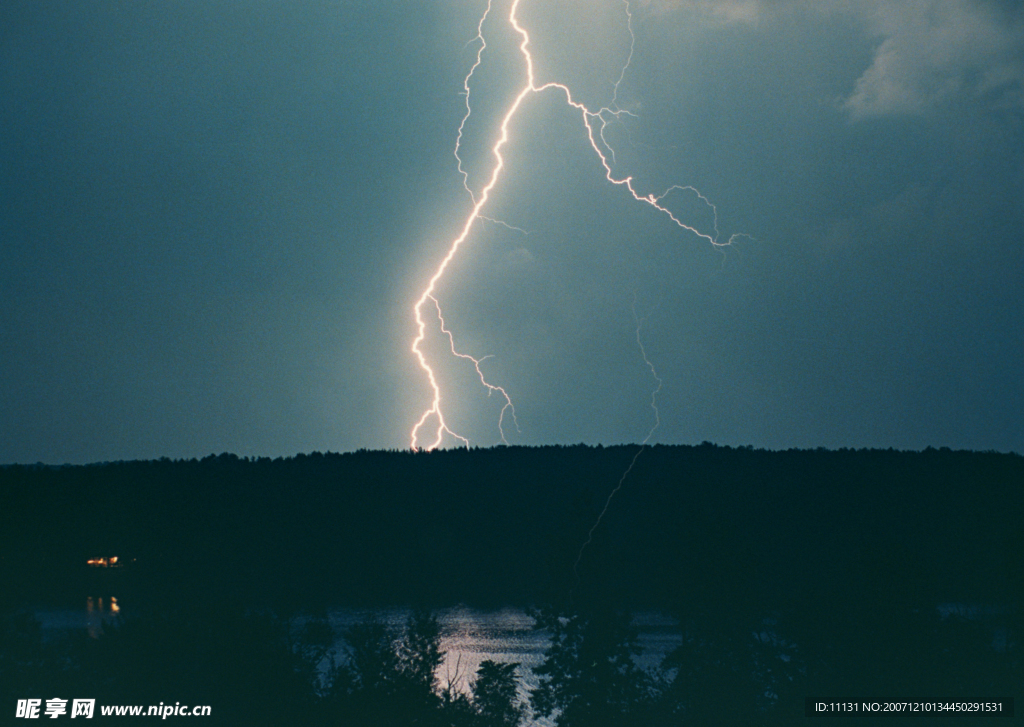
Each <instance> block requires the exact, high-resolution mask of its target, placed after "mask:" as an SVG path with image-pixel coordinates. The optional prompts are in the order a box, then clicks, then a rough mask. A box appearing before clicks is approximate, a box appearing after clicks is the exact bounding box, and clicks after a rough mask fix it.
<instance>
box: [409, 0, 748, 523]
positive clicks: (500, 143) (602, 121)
mask: <svg viewBox="0 0 1024 727" xmlns="http://www.w3.org/2000/svg"><path fill="white" fill-rule="evenodd" d="M491 3H492V0H488V3H487V9H486V10H485V11H484V13H483V15H482V16H481V17H480V21H479V23H478V24H477V35H476V37H475V38H473V39H471V40H470V41H469V43H470V44H472V43H473V42H475V41H479V47H478V48H477V53H476V59H475V61H474V63H473V65H472V67H471V68H470V70H469V73H468V74H467V75H466V78H465V79H464V81H463V89H464V91H463V95H464V96H465V99H466V113H465V115H464V116H463V118H462V122H461V123H460V124H459V129H458V134H457V137H456V142H455V152H454V153H455V158H456V160H457V162H458V170H459V173H460V174H461V175H462V179H463V186H464V187H465V188H466V191H467V192H468V193H469V195H470V198H471V199H472V201H473V207H472V210H471V211H470V213H469V215H468V216H467V217H466V219H465V221H464V222H463V225H462V229H461V231H460V232H459V234H458V236H457V237H456V238H455V239H454V240H452V242H451V245H450V246H449V248H448V252H447V254H446V255H445V256H444V258H443V259H442V260H441V262H440V264H439V265H438V267H437V269H436V270H435V272H434V275H433V276H432V277H431V278H430V281H429V282H428V283H427V286H426V288H425V289H424V290H423V292H422V293H421V294H420V297H419V299H418V300H417V301H416V303H415V305H414V306H413V316H414V317H415V319H416V336H415V338H414V339H413V342H412V347H411V348H412V352H413V353H414V354H415V356H416V360H417V361H418V362H419V365H420V368H422V369H423V371H424V373H425V374H426V376H427V380H428V382H429V384H430V389H431V392H432V395H433V396H432V400H431V403H430V406H429V407H428V408H427V409H426V410H425V411H424V412H423V414H422V415H421V416H420V418H419V420H417V422H416V423H415V424H414V425H413V427H412V431H411V432H410V446H411V448H412V449H413V450H420V449H426V450H428V451H429V450H433V449H436V448H437V447H439V446H440V445H441V443H442V441H443V440H444V436H445V435H446V434H447V435H449V436H451V437H453V438H454V439H456V440H458V441H459V442H461V443H462V444H463V445H464V446H466V447H468V446H469V440H468V439H467V438H466V437H464V436H462V435H461V434H458V433H457V432H455V431H454V430H453V429H451V427H449V426H448V422H447V420H446V419H445V415H444V408H443V397H442V395H441V387H440V385H439V384H438V382H437V376H436V375H435V374H434V370H433V369H432V368H431V366H430V364H429V363H428V362H427V357H426V355H425V354H424V352H423V350H422V348H421V345H422V344H423V342H424V340H426V336H427V333H426V330H427V321H426V319H425V317H424V307H425V306H427V303H428V301H429V302H432V303H433V304H434V306H435V307H436V310H437V315H438V319H439V320H440V321H441V325H442V332H443V333H445V334H446V335H447V336H448V338H449V340H450V342H451V350H452V353H453V355H455V356H457V357H459V358H462V359H466V360H469V361H471V362H473V364H474V366H475V368H476V371H477V373H478V374H479V377H480V381H481V383H482V384H483V385H484V386H485V387H486V388H487V389H488V393H489V394H493V393H496V392H498V393H500V394H501V395H502V396H503V397H504V398H505V404H504V406H503V407H502V409H501V414H500V415H499V420H498V429H499V431H500V433H501V439H502V441H503V442H504V441H506V438H505V431H504V429H503V427H502V422H503V420H504V417H505V414H506V412H507V411H508V412H510V413H511V415H512V417H513V418H514V417H515V407H514V406H513V405H512V400H511V398H510V397H509V395H508V394H507V393H506V392H505V390H504V389H502V388H501V387H498V386H494V385H492V384H490V383H488V381H487V380H486V379H485V377H484V375H483V373H482V371H481V369H480V363H481V362H482V361H483V360H484V359H482V358H481V359H477V358H474V357H472V356H470V355H468V354H462V353H457V352H456V349H455V340H454V338H453V336H452V334H451V332H450V331H448V330H447V329H445V328H444V323H443V321H444V319H443V315H442V313H441V305H440V303H439V302H438V300H437V297H436V295H435V291H436V290H437V286H438V283H439V281H440V280H441V278H442V277H443V276H444V273H445V271H446V270H447V269H448V265H449V263H451V261H452V260H453V259H454V258H455V256H456V254H457V253H458V251H459V248H460V247H461V246H462V243H463V242H465V241H466V238H467V237H468V236H469V232H470V230H471V229H472V227H473V223H474V222H476V221H477V220H485V221H490V222H497V223H498V224H503V225H506V226H507V227H511V225H507V224H506V223H503V222H501V221H499V220H493V219H491V218H489V217H485V216H484V215H483V209H484V207H485V206H486V205H487V202H488V200H489V199H490V194H491V191H492V190H493V189H494V187H495V185H496V184H497V183H498V179H499V177H500V176H501V172H502V170H503V169H504V168H505V158H504V157H503V156H502V149H503V147H504V146H505V145H506V143H507V142H508V138H509V133H508V127H509V124H510V123H511V121H512V119H513V118H515V116H516V114H517V113H518V111H519V109H520V108H521V107H522V105H523V101H524V100H525V99H526V98H527V97H528V96H530V95H531V94H539V93H542V92H544V91H548V90H554V91H556V92H559V93H563V94H565V101H566V104H568V105H569V106H570V107H572V108H573V109H575V110H577V111H579V112H580V118H581V120H582V122H583V126H584V128H585V129H586V134H587V139H588V140H589V142H590V146H591V147H592V148H593V150H594V152H595V153H596V154H597V156H598V158H599V159H600V160H601V165H602V166H603V167H604V170H605V178H606V179H607V180H608V181H609V182H611V183H612V184H614V185H616V186H619V187H622V188H624V189H626V190H627V191H628V192H629V194H630V195H632V197H633V199H635V200H636V201H637V202H643V203H645V204H648V205H650V206H651V207H653V208H654V209H655V210H657V211H658V212H660V213H662V214H664V215H666V216H667V217H668V218H669V219H670V220H672V222H674V223H675V224H676V225H677V226H678V227H680V228H682V229H684V230H686V231H688V232H691V233H693V234H694V235H697V237H699V238H701V239H703V240H706V241H707V242H708V243H710V244H712V245H715V246H726V245H729V244H731V243H732V242H733V240H734V239H735V238H736V237H737V235H733V236H732V237H730V238H729V240H728V241H727V242H724V243H723V242H719V239H718V237H719V233H718V210H717V209H716V208H715V205H714V204H712V203H711V201H710V200H708V198H707V197H705V196H704V195H703V194H701V193H700V192H699V191H698V190H697V189H696V188H694V187H692V186H680V185H673V186H671V187H669V188H668V189H666V190H665V191H664V192H662V193H661V194H660V195H655V194H653V193H647V194H641V193H640V192H639V191H637V189H636V188H635V187H634V185H633V178H632V177H631V176H626V177H616V176H615V174H614V172H613V171H612V165H613V164H614V163H615V157H614V150H613V149H612V147H611V145H610V144H609V143H608V141H607V140H606V139H605V136H604V131H605V128H606V127H607V126H608V124H609V123H611V122H612V120H617V119H619V118H620V117H621V116H622V115H624V114H625V115H632V114H630V113H629V112H628V111H625V110H623V109H620V108H619V107H618V91H619V86H620V84H621V83H622V81H623V79H624V78H625V75H626V70H627V69H628V68H629V65H630V63H631V62H632V59H633V46H634V43H635V36H634V34H633V22H632V21H633V17H632V13H631V12H630V6H629V0H623V5H624V6H625V12H626V25H627V28H628V30H629V35H630V47H629V56H628V58H627V59H626V63H625V64H624V65H623V67H622V71H621V73H620V74H619V78H618V80H617V81H616V82H615V84H614V90H613V95H612V102H611V105H610V106H605V107H602V108H600V109H597V110H596V111H592V110H590V109H589V108H587V107H586V106H585V105H584V104H583V103H581V102H578V101H576V100H574V98H573V95H572V92H571V91H570V89H569V87H568V86H566V85H565V84H562V83H557V82H549V83H545V84H543V85H537V83H536V81H535V79H534V70H533V56H532V55H531V53H530V48H529V46H530V35H529V33H528V32H527V31H526V29H525V28H523V26H521V25H520V24H519V20H518V19H517V17H516V11H517V10H518V8H519V3H520V0H513V1H512V5H511V9H510V10H509V15H508V24H509V25H510V26H511V28H512V29H513V31H514V32H515V33H517V34H518V35H519V36H520V38H522V41H521V42H520V44H519V52H520V54H521V55H522V58H523V62H524V63H525V66H526V84H525V85H524V86H523V87H522V89H520V91H519V93H518V94H516V96H515V99H514V100H513V101H512V103H511V105H510V106H509V107H508V109H507V111H506V112H505V115H504V117H503V118H502V120H501V125H500V127H499V134H498V140H497V142H495V144H494V146H493V147H491V154H492V155H493V156H494V166H493V168H492V169H491V175H490V178H489V180H488V181H487V184H485V185H484V187H483V188H482V189H481V190H480V192H479V193H474V192H473V190H472V189H471V188H470V185H469V174H468V172H466V170H465V169H464V168H463V166H462V158H461V157H460V156H459V150H460V147H461V144H462V135H463V131H464V129H465V125H466V121H467V120H468V119H469V117H470V114H471V105H470V87H471V80H472V77H473V74H474V73H475V72H476V69H477V68H479V66H480V65H481V63H482V62H483V53H484V49H485V48H486V47H487V41H486V39H485V36H484V23H485V22H486V20H487V18H488V16H489V15H490V12H491V9H492V7H491ZM595 127H596V130H595ZM609 157H610V158H611V162H609ZM673 192H692V193H693V194H695V195H696V196H697V198H698V199H700V200H701V202H703V203H704V204H705V205H706V206H708V207H709V208H710V209H711V211H712V215H713V218H714V227H713V230H714V231H713V233H712V234H708V233H706V232H702V231H700V230H699V229H697V228H696V227H693V226H692V225H689V224H687V223H685V222H683V221H682V220H680V219H679V218H678V217H676V216H675V215H674V214H673V213H672V212H671V211H670V210H669V209H668V208H666V207H665V206H664V204H663V201H664V200H665V198H666V197H667V196H668V195H669V194H671V193H673ZM514 229H518V228H514ZM520 232H525V230H520ZM645 359H646V356H645ZM648 363H649V362H648ZM431 421H433V422H435V423H436V427H435V428H434V429H433V439H432V440H431V441H430V442H429V443H421V437H422V435H421V431H422V430H424V429H425V428H427V427H428V422H431ZM422 438H423V439H424V441H425V440H426V439H429V435H428V436H426V437H422ZM648 438H649V437H648ZM645 441H646V440H645ZM641 451H642V450H641ZM634 461H635V460H634ZM630 467H631V468H632V465H630ZM627 474H628V470H627ZM620 485H621V482H620ZM595 527H596V526H595Z"/></svg>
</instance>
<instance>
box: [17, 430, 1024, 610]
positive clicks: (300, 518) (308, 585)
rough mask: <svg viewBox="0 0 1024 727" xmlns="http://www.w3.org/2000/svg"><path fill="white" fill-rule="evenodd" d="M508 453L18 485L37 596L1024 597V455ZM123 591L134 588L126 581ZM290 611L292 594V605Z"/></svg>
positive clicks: (149, 466)
mask: <svg viewBox="0 0 1024 727" xmlns="http://www.w3.org/2000/svg"><path fill="white" fill-rule="evenodd" d="M635 452H636V447H626V446H622V447H604V448H602V447H596V448H595V447H585V446H582V445H581V446H575V447H540V448H521V447H508V448H496V449H487V450H479V449H478V450H468V451H467V450H454V451H442V452H432V453H411V452H356V453H351V454H320V453H313V454H311V455H299V456H297V457H293V458H288V459H275V460H271V459H267V458H259V459H248V458H246V459H240V458H238V457H235V456H234V455H230V454H222V455H220V456H212V455H211V456H209V457H206V458H204V459H202V460H188V461H171V460H166V459H164V460H160V461H146V462H115V463H105V464H96V465H87V466H66V467H46V466H8V467H3V468H0V532H2V533H3V547H2V549H0V577H2V578H3V582H4V583H5V584H7V586H8V587H7V588H6V589H5V596H7V597H8V598H17V597H21V596H25V595H30V594H31V592H33V591H36V590H40V591H42V592H44V593H52V589H53V587H54V586H55V584H58V583H73V582H74V581H75V580H77V579H81V578H82V577H83V576H94V575H96V573H90V572H87V570H88V569H86V568H84V563H85V561H86V560H87V559H88V558H92V557H100V556H110V555H118V556H120V557H121V558H122V562H124V561H126V560H128V559H129V558H134V559H135V563H134V564H132V568H131V570H132V571H133V572H132V573H131V576H132V578H133V579H135V580H137V581H139V582H141V583H145V584H146V585H147V587H150V588H160V587H161V585H166V586H168V587H170V588H173V589H174V590H175V591H176V592H179V593H180V592H181V590H182V589H195V590H197V591H201V592H204V593H211V592H215V593H218V594H222V595H224V596H225V597H228V596H237V597H239V598H240V599H242V600H243V601H244V602H246V603H249V602H253V601H261V600H266V601H273V600H274V599H276V598H285V597H293V598H297V599H299V601H300V602H301V603H304V604H308V603H313V602H323V603H329V604H334V605H364V604H365V605H374V604H382V603H399V604H406V603H423V604H428V605H430V604H435V605H450V604H452V603H457V602H467V603H472V604H476V605H484V606H486V605H489V604H491V605H495V604H496V605H505V604H532V603H538V602H544V603H562V602H563V601H564V600H565V599H567V598H569V597H574V598H576V599H582V600H586V599H587V598H591V597H593V598H598V597H599V598H600V599H601V600H603V601H607V600H608V599H613V600H617V601H622V602H623V603H625V604H626V605H629V606H656V607H663V606H675V605H677V604H680V603H691V602H694V603H699V602H701V601H702V600H703V601H706V602H707V603H714V602H716V601H721V600H728V601H731V602H736V601H738V602H758V603H766V602H770V603H772V604H775V605H778V606H788V605H790V604H800V603H803V602H805V600H806V599H807V598H808V597H809V596H813V597H814V598H815V599H821V598H825V597H831V598H834V599H836V600H840V601H841V600H842V599H844V598H847V597H849V596H850V595H852V594H857V595H858V597H864V595H865V594H881V593H885V594H887V596H888V597H889V598H890V599H897V600H900V599H902V600H904V601H907V600H920V601H926V602H932V601H942V600H946V601H961V600H964V599H970V600H972V601H978V600H984V601H999V602H1010V601H1016V600H1017V599H1018V598H1019V595H1020V584H1021V582H1022V575H1024V574H1022V571H1021V565H1020V562H1021V559H1020V554H1021V553H1024V529H1022V528H1021V526H1020V524H1021V522H1022V515H1024V492H1022V488H1024V458H1022V457H1020V456H1018V455H1012V454H995V453H973V452H951V451H948V450H927V451H924V452H895V451H878V450H871V451H868V450H862V451H852V450H843V451H825V450H818V451H788V452H767V451H760V450H753V449H743V448H740V449H733V448H729V447H716V446H712V445H704V446H697V447H683V446H672V447H670V446H655V447H651V448H649V449H647V450H646V451H645V452H644V453H643V454H642V455H641V456H640V458H639V459H638V460H637V463H636V466H635V467H634V469H633V471H632V472H631V473H630V475H629V477H628V478H627V480H626V482H625V484H624V486H623V488H622V490H621V491H620V492H619V493H618V494H617V495H616V497H615V499H614V500H613V502H612V505H611V507H610V508H609V509H608V513H607V515H606V516H605V518H604V520H603V521H602V523H601V526H600V527H599V528H597V530H596V531H595V533H594V539H593V542H592V543H591V545H590V546H588V548H587V550H586V551H585V552H584V554H583V558H582V560H581V562H580V565H579V568H578V572H579V579H578V582H577V577H576V574H574V573H573V563H574V562H575V561H576V558H577V555H578V553H579V549H580V546H581V545H582V543H583V542H584V541H585V539H586V535H587V532H588V530H589V529H590V528H591V526H592V525H593V524H594V522H595V520H596V518H597V515H598V513H599V512H600V510H601V508H602V507H603V506H604V503H605V501H606V499H607V497H608V494H609V493H610V492H611V490H612V489H613V488H614V486H615V484H616V483H617V482H618V480H619V477H620V476H621V474H622V472H623V471H624V470H625V468H626V467H627V466H628V464H629V461H630V460H631V459H632V457H633V455H634V454H635ZM125 575H128V574H127V573H125ZM289 594H290V595H289Z"/></svg>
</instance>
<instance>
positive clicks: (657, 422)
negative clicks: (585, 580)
mask: <svg viewBox="0 0 1024 727" xmlns="http://www.w3.org/2000/svg"><path fill="white" fill-rule="evenodd" d="M633 321H634V322H635V323H636V345H637V346H638V347H639V349H640V355H641V356H642V357H643V359H644V363H645V364H647V368H648V369H650V371H651V376H652V377H653V378H654V380H655V381H656V382H658V385H657V386H656V387H654V390H653V391H651V409H652V410H654V425H653V426H652V427H651V429H650V431H649V432H647V436H646V437H644V441H642V442H641V443H640V448H639V449H638V450H637V451H636V454H634V455H633V459H632V460H630V463H629V467H627V468H626V471H625V472H623V473H622V477H620V478H619V482H618V484H617V485H615V487H614V489H612V491H611V492H610V493H608V499H606V500H605V501H604V507H603V508H602V509H601V513H600V514H599V515H598V516H597V520H595V521H594V524H593V525H592V526H591V527H590V532H588V533H587V539H586V540H585V541H584V543H583V545H581V546H580V552H579V554H578V555H577V556H576V562H575V563H573V564H572V572H573V574H574V575H575V576H576V583H577V584H578V583H579V582H580V574H579V565H580V561H581V560H583V551H585V550H586V549H587V546H588V545H590V543H591V542H592V541H593V539H594V531H595V530H597V526H598V525H600V524H601V521H602V520H604V516H605V514H606V513H607V512H608V508H609V507H611V504H612V499H614V497H615V495H617V494H618V492H619V490H621V489H622V484H623V483H624V482H625V481H626V478H627V477H629V473H630V472H632V471H633V465H635V464H636V461H637V460H638V459H640V455H641V454H643V451H644V450H645V449H647V443H648V442H650V441H651V437H653V436H654V432H656V431H657V430H658V427H659V426H661V416H660V415H659V413H658V394H659V393H660V392H661V385H662V381H661V377H660V376H658V372H657V371H656V370H655V368H654V364H653V363H651V360H650V359H649V358H647V351H646V349H644V343H643V341H642V340H640V329H641V328H642V327H643V320H641V319H640V318H637V315H636V296H635V295H634V296H633Z"/></svg>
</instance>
